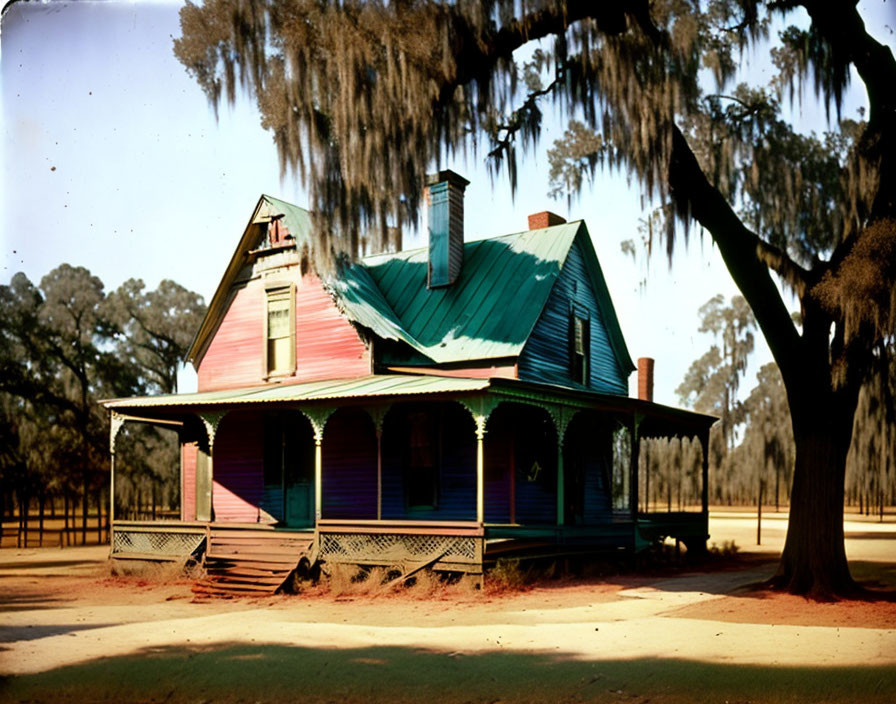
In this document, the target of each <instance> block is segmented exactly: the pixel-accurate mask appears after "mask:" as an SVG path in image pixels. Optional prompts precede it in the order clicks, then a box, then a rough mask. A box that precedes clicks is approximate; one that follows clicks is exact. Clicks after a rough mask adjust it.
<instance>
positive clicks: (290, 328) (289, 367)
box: [265, 284, 296, 377]
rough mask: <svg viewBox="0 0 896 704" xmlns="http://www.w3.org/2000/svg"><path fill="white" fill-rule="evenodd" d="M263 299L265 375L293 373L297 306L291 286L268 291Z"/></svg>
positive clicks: (294, 368)
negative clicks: (264, 309)
mask: <svg viewBox="0 0 896 704" xmlns="http://www.w3.org/2000/svg"><path fill="white" fill-rule="evenodd" d="M265 293H266V296H265V306H266V311H265V376H266V377H270V376H279V375H284V374H292V373H293V372H295V370H296V304H295V288H294V287H293V286H292V284H287V285H285V286H278V287H276V288H268V289H267V290H266V292H265Z"/></svg>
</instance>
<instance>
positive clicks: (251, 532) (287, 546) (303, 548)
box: [193, 527, 314, 596]
mask: <svg viewBox="0 0 896 704" xmlns="http://www.w3.org/2000/svg"><path fill="white" fill-rule="evenodd" d="M313 544H314V533H313V532H311V531H308V532H307V533H299V532H286V531H278V530H258V529H248V530H247V529H235V528H215V527H212V528H211V530H210V532H209V539H208V546H207V549H206V553H205V571H206V576H205V577H203V578H202V579H200V580H199V581H198V582H197V583H196V584H195V585H193V592H194V593H195V594H197V595H215V596H236V595H240V594H273V593H274V592H276V591H277V590H278V589H279V588H280V587H281V586H282V584H283V582H284V581H285V580H286V578H287V577H288V576H289V574H290V573H291V572H292V571H293V570H294V569H295V568H296V566H297V565H298V564H299V562H300V561H301V560H302V558H303V557H309V558H310V557H311V551H312V546H313Z"/></svg>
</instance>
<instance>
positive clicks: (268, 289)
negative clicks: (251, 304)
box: [261, 281, 296, 381]
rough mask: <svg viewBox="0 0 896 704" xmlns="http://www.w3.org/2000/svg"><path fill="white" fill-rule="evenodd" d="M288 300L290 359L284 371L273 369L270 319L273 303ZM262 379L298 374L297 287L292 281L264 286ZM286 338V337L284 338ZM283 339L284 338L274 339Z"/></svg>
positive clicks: (276, 282) (268, 283)
mask: <svg viewBox="0 0 896 704" xmlns="http://www.w3.org/2000/svg"><path fill="white" fill-rule="evenodd" d="M283 300H286V301H287V302H288V303H287V304H288V307H289V308H288V310H289V313H288V325H289V335H288V338H289V358H288V360H287V364H286V366H285V367H284V368H282V369H272V368H271V348H270V343H271V337H270V330H269V318H270V314H271V303H273V302H279V301H283ZM262 321H263V324H262V328H263V329H262V338H261V339H262V355H261V364H262V378H263V379H264V380H265V381H268V380H270V379H276V378H283V377H289V376H294V375H295V373H296V285H295V284H294V283H293V282H291V281H270V282H266V283H265V286H264V311H263V314H262ZM284 337H286V336H284ZM274 339H282V338H274Z"/></svg>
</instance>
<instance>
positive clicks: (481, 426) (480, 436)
mask: <svg viewBox="0 0 896 704" xmlns="http://www.w3.org/2000/svg"><path fill="white" fill-rule="evenodd" d="M485 422H486V417H485V416H484V415H479V416H476V522H477V523H480V524H482V523H484V522H485V452H484V451H483V441H484V440H485Z"/></svg>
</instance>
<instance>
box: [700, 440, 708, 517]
mask: <svg viewBox="0 0 896 704" xmlns="http://www.w3.org/2000/svg"><path fill="white" fill-rule="evenodd" d="M699 437H700V447H701V448H702V449H703V462H702V464H703V486H702V487H701V490H700V500H701V503H702V504H703V513H705V514H709V430H704V431H703V432H702V433H700V436H699Z"/></svg>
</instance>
